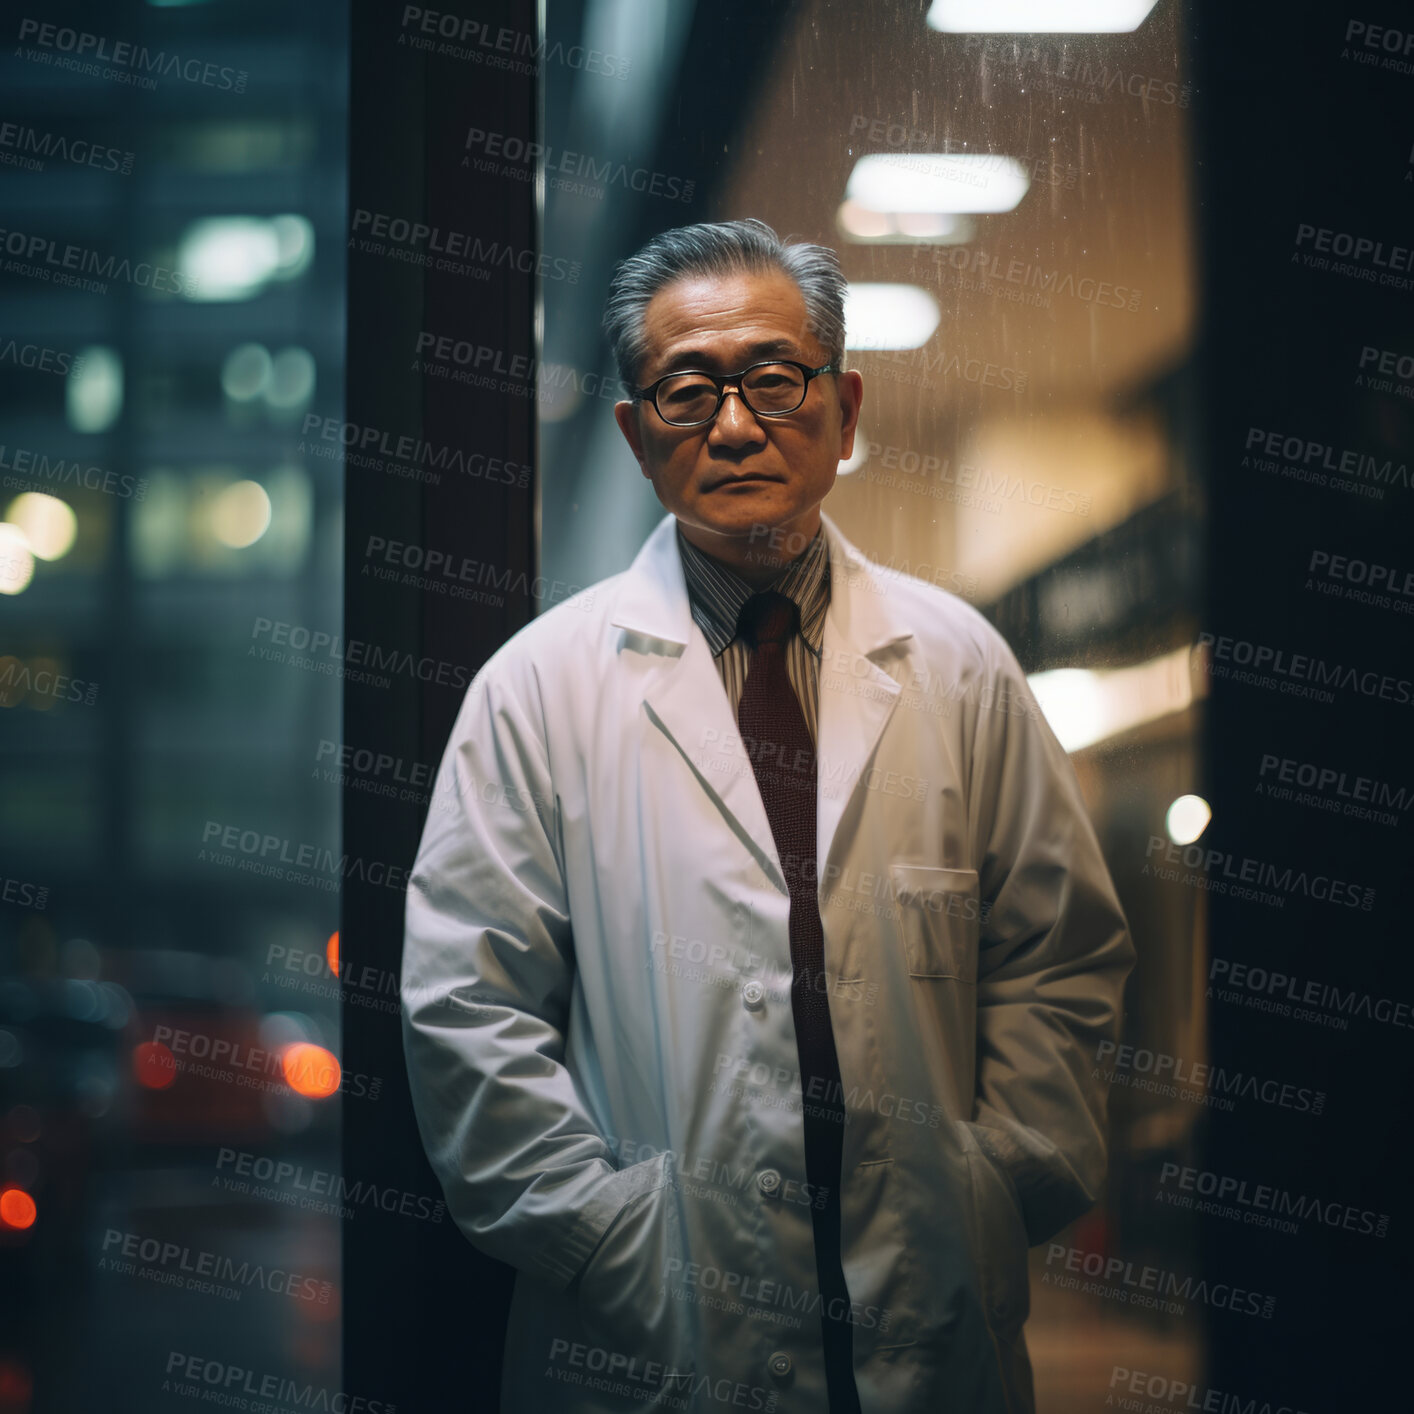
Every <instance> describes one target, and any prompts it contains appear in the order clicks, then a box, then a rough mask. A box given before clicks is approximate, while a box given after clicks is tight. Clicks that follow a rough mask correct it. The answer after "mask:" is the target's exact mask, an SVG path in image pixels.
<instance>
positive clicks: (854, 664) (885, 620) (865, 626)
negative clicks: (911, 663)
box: [815, 513, 913, 892]
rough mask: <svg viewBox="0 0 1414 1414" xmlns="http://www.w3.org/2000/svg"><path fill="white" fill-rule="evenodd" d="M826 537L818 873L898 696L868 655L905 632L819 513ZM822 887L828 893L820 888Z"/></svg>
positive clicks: (875, 575) (884, 595)
mask: <svg viewBox="0 0 1414 1414" xmlns="http://www.w3.org/2000/svg"><path fill="white" fill-rule="evenodd" d="M820 519H821V522H822V524H823V526H824V531H825V535H826V536H827V538H828V539H829V542H830V607H829V611H828V612H827V613H826V615H825V636H824V640H823V642H822V644H821V654H820V720H819V725H818V727H817V734H818V739H817V743H816V753H815V754H816V759H817V761H818V771H819V781H818V796H817V799H818V804H817V808H816V849H817V855H816V858H817V860H818V861H819V862H818V865H817V868H818V870H819V872H820V874H821V876H822V877H823V874H824V869H825V866H826V865H827V864H829V863H830V862H831V852H832V850H834V849H835V847H836V843H837V841H838V842H839V852H841V853H843V851H844V850H845V849H846V848H847V846H848V843H849V841H850V840H851V839H852V837H853V832H852V831H850V830H846V831H843V832H841V824H842V822H843V821H844V820H845V818H846V816H847V814H850V813H855V812H857V811H858V808H859V800H860V798H861V797H862V793H863V792H864V790H865V789H866V788H867V771H868V768H869V760H870V757H872V756H873V754H874V749H875V747H876V746H877V745H878V742H879V738H880V736H881V735H882V734H883V731H884V728H885V727H886V726H887V725H888V722H889V719H890V717H892V716H893V713H894V709H895V708H896V706H897V705H898V699H899V696H900V693H901V688H900V686H899V684H898V683H897V682H896V681H895V680H894V679H893V678H892V677H891V676H890V675H889V674H888V673H887V672H885V671H884V669H883V668H882V667H880V666H879V664H878V663H876V662H875V661H874V660H873V656H872V655H874V654H878V653H881V652H882V651H883V650H885V649H888V648H890V647H891V645H894V644H899V643H902V642H904V641H905V640H907V639H909V638H912V636H913V631H912V630H911V629H910V628H909V627H908V625H907V624H906V623H905V622H904V621H903V620H902V619H901V618H900V617H899V615H898V610H897V607H896V606H895V605H894V604H893V603H892V602H891V600H890V596H889V586H888V584H887V583H886V581H885V580H884V579H883V577H882V576H881V575H880V574H879V572H878V570H877V567H874V566H871V565H870V563H869V562H868V561H867V560H865V558H864V557H863V556H862V555H861V554H860V553H859V551H858V550H856V549H855V547H854V546H853V545H852V544H850V542H849V541H848V540H846V539H845V538H844V536H843V535H842V534H840V530H839V527H838V526H836V525H835V523H834V522H833V521H832V520H831V519H830V518H829V517H828V516H826V515H824V514H823V513H822V514H821V517H820ZM822 892H828V890H825V891H822Z"/></svg>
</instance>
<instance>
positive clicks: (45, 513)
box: [5, 491, 79, 560]
mask: <svg viewBox="0 0 1414 1414" xmlns="http://www.w3.org/2000/svg"><path fill="white" fill-rule="evenodd" d="M5 519H6V521H8V522H9V523H10V524H11V525H17V526H19V528H20V529H21V530H22V531H24V533H25V538H26V540H28V541H29V548H30V550H31V551H32V552H33V553H34V554H35V555H37V556H38V557H39V558H40V559H41V560H59V559H62V558H63V557H64V556H65V555H67V554H68V553H69V551H70V550H72V549H73V547H74V537H75V535H77V534H78V524H79V523H78V518H77V517H76V516H75V515H74V512H73V508H72V507H71V506H70V505H69V503H68V502H67V501H61V500H60V499H59V498H58V497H57V496H48V495H46V494H45V493H44V492H42V491H24V492H21V494H20V495H18V496H16V497H15V499H14V500H13V501H11V502H10V505H9V508H8V509H7V510H6V512H5Z"/></svg>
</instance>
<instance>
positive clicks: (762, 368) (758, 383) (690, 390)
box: [632, 360, 840, 427]
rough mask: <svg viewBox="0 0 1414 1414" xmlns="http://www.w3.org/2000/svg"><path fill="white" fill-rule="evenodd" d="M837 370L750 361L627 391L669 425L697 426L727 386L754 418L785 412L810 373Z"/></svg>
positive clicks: (798, 399)
mask: <svg viewBox="0 0 1414 1414" xmlns="http://www.w3.org/2000/svg"><path fill="white" fill-rule="evenodd" d="M839 371H840V366H839V364H837V363H822V364H821V365H820V367H819V368H811V367H809V366H808V365H807V364H804V363H796V362H794V361H792V360H785V361H777V362H775V363H753V364H752V365H751V367H750V368H744V369H742V371H741V372H740V373H707V372H705V371H704V370H702V369H698V368H687V369H684V370H683V371H682V372H680V373H669V374H667V375H666V376H664V377H662V378H660V379H658V381H657V382H656V383H650V384H649V385H648V386H647V387H646V388H634V389H633V390H632V392H633V399H634V401H635V402H641V401H642V400H643V399H644V398H646V399H648V401H649V402H651V403H652V404H653V406H654V408H655V409H656V410H657V413H658V416H659V417H661V418H662V419H663V421H664V422H666V423H667V424H668V426H669V427H701V426H702V424H703V423H705V422H711V421H712V420H713V419H714V418H715V417H716V416H717V411H718V409H719V408H720V407H721V406H722V400H723V399H724V398H725V397H726V395H727V389H728V388H729V387H734V388H735V389H736V391H737V395H738V396H739V397H740V398H741V400H742V402H744V403H745V404H746V405H747V407H749V408H750V409H751V411H752V412H754V413H755V414H756V415H757V416H758V417H786V416H788V415H789V414H790V413H793V412H795V411H797V410H798V409H799V407H800V405H801V404H802V403H803V402H804V401H805V391H806V389H807V388H808V387H809V386H810V380H811V379H812V378H818V377H819V376H820V374H822V373H838V372H839Z"/></svg>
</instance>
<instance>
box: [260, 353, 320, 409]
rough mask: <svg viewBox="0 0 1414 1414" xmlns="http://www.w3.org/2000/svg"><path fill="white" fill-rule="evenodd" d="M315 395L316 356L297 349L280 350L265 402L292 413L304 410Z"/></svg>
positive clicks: (272, 371)
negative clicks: (298, 409) (296, 410)
mask: <svg viewBox="0 0 1414 1414" xmlns="http://www.w3.org/2000/svg"><path fill="white" fill-rule="evenodd" d="M313 393H314V355H313V354H312V353H310V351H309V350H308V349H302V348H299V347H297V346H295V345H291V346H290V347H289V348H287V349H281V350H280V352H279V353H277V354H276V355H275V357H274V358H273V359H272V360H271V362H270V381H269V383H268V384H267V385H266V388H265V401H266V402H267V403H269V404H270V406H271V407H272V408H278V409H280V410H281V411H289V410H290V409H292V408H302V407H303V406H304V405H305V404H306V403H307V402H308V401H309V399H310V397H311V396H312V395H313Z"/></svg>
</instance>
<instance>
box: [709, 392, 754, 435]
mask: <svg viewBox="0 0 1414 1414" xmlns="http://www.w3.org/2000/svg"><path fill="white" fill-rule="evenodd" d="M707 440H708V441H709V442H716V443H719V444H722V445H726V446H739V445H741V444H742V443H746V442H752V441H762V442H764V441H765V440H766V434H765V432H764V431H763V430H762V427H761V424H760V423H759V422H758V421H757V420H756V417H755V416H754V414H753V413H752V411H751V409H750V408H749V407H747V405H746V404H745V403H744V402H743V401H742V398H741V393H740V392H739V391H738V390H737V389H736V388H729V389H728V390H727V395H726V397H724V398H723V399H722V405H721V407H719V408H718V409H717V420H716V421H715V422H714V423H713V424H712V431H711V433H710V434H709V436H708V438H707Z"/></svg>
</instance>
